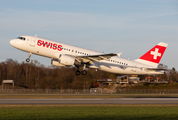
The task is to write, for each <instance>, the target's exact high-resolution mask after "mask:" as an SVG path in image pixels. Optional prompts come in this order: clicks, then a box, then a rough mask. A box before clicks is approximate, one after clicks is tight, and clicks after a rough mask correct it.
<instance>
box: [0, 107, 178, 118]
mask: <svg viewBox="0 0 178 120" xmlns="http://www.w3.org/2000/svg"><path fill="white" fill-rule="evenodd" d="M177 111H178V106H177V105H175V106H174V105H166V106H160V105H101V106H100V105H48V106H46V105H1V106H0V120H41V119H42V120H57V119H58V120H71V119H74V120H111V119H112V120H143V119H144V120H177V118H178V114H177Z"/></svg>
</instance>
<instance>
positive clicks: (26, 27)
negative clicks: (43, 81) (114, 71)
mask: <svg viewBox="0 0 178 120" xmlns="http://www.w3.org/2000/svg"><path fill="white" fill-rule="evenodd" d="M36 34H37V35H38V36H39V37H43V38H47V39H52V40H54V41H58V42H63V43H68V44H71V45H77V46H79V47H83V48H87V49H91V50H95V51H98V52H103V51H104V52H105V53H120V52H122V53H123V54H122V55H121V57H123V58H129V59H131V60H134V59H137V58H139V57H140V56H141V55H143V54H144V53H145V52H147V51H148V50H149V49H151V48H152V47H153V46H155V45H156V44H158V43H159V42H166V43H168V44H169V45H168V48H167V50H166V52H165V54H164V56H163V58H162V60H161V63H163V64H165V65H167V66H168V68H172V67H175V68H176V69H178V63H177V59H178V55H177V51H178V47H177V46H178V1H177V0H156V1H155V0H127V1H123V0H30V1H29V0H28V1H27V0H15V1H13V0H6V1H1V4H0V41H1V48H0V49H1V50H0V54H1V57H0V62H2V61H5V60H6V59H8V58H12V59H14V60H18V61H19V62H22V61H24V60H25V59H26V58H27V56H28V54H27V53H25V52H22V51H19V50H17V49H15V48H13V47H12V46H11V45H10V44H9V41H10V40H11V39H13V38H16V37H18V36H22V35H36ZM31 59H32V60H38V61H39V62H40V63H42V64H44V65H46V66H48V65H50V59H49V58H44V57H39V56H36V55H32V57H31Z"/></svg>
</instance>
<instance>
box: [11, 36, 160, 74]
mask: <svg viewBox="0 0 178 120" xmlns="http://www.w3.org/2000/svg"><path fill="white" fill-rule="evenodd" d="M22 37H25V38H26V39H25V40H21V39H13V40H11V41H10V44H11V45H12V46H13V47H15V48H17V49H20V50H22V51H26V52H28V53H32V54H36V55H40V56H44V57H48V58H53V59H59V55H61V54H67V55H72V56H89V55H98V54H103V53H99V52H95V51H91V50H87V49H83V48H80V47H75V46H72V45H68V44H64V43H60V42H55V41H51V40H48V39H44V38H40V37H35V36H22ZM39 40H41V41H39ZM42 42H43V43H46V44H41V43H42ZM92 66H94V67H92ZM151 67H152V66H149V65H147V64H143V63H139V62H137V61H132V60H127V59H123V58H120V57H119V56H114V57H111V58H110V59H109V61H107V60H101V61H100V62H97V61H95V62H94V65H91V66H89V68H96V69H99V70H102V71H106V72H111V73H117V74H137V75H143V74H163V71H159V72H157V71H154V70H153V71H147V70H146V69H145V68H151Z"/></svg>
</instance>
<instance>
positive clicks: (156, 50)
mask: <svg viewBox="0 0 178 120" xmlns="http://www.w3.org/2000/svg"><path fill="white" fill-rule="evenodd" d="M167 46H168V44H167V43H163V42H160V43H159V44H157V45H156V46H155V47H153V48H152V49H151V50H149V51H148V52H147V53H145V54H144V55H143V56H141V57H140V58H139V59H137V60H135V61H137V62H140V63H143V64H146V65H149V66H152V67H155V68H156V67H157V66H158V64H159V62H160V60H161V58H162V56H163V54H164V52H165V50H166V48H167Z"/></svg>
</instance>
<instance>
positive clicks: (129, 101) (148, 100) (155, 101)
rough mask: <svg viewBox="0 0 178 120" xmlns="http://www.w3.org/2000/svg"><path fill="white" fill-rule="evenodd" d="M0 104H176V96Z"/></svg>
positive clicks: (0, 101)
mask: <svg viewBox="0 0 178 120" xmlns="http://www.w3.org/2000/svg"><path fill="white" fill-rule="evenodd" d="M0 104H23V105H34V104H38V105H44V104H46V105H54V104H58V105H60V104H61V105H62V104H103V105H104V104H106V105H107V104H136V105H141V104H158V105H161V104H165V105H170V104H178V98H89V99H88V98H86V99H0Z"/></svg>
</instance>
